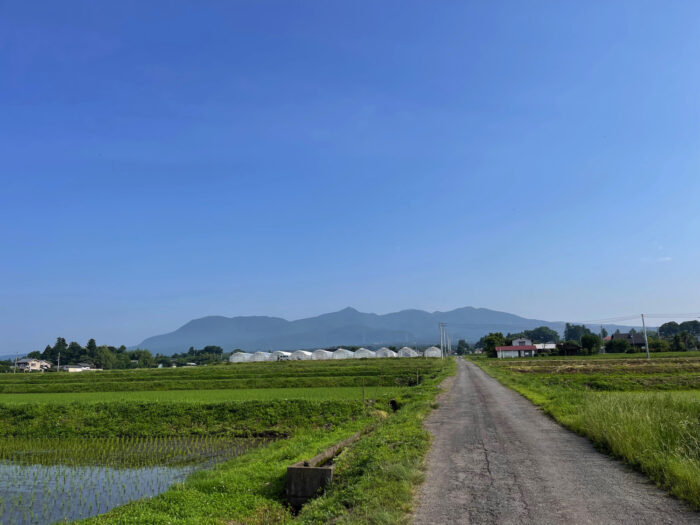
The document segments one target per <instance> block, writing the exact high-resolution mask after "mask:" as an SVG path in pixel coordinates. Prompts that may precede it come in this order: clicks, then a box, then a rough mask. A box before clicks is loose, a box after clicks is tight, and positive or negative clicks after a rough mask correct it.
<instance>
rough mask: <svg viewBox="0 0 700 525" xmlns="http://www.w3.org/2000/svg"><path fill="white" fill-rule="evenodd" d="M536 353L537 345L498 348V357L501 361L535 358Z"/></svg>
mask: <svg viewBox="0 0 700 525" xmlns="http://www.w3.org/2000/svg"><path fill="white" fill-rule="evenodd" d="M536 352H537V347H536V346H535V345H521V346H497V347H496V356H497V357H498V358H499V359H503V358H505V357H534V355H535V353H536Z"/></svg>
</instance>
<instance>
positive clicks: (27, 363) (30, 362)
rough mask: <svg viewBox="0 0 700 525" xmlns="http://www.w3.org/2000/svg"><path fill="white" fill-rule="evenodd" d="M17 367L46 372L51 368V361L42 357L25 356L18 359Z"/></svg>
mask: <svg viewBox="0 0 700 525" xmlns="http://www.w3.org/2000/svg"><path fill="white" fill-rule="evenodd" d="M17 368H18V369H19V370H21V371H22V372H44V371H45V370H49V369H50V368H51V363H49V362H48V361H44V360H42V359H31V358H29V357H25V358H24V359H19V360H18V361H17Z"/></svg>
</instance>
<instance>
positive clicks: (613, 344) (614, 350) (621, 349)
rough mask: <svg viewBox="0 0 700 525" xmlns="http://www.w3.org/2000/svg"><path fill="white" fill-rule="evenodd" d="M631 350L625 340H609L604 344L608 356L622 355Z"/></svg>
mask: <svg viewBox="0 0 700 525" xmlns="http://www.w3.org/2000/svg"><path fill="white" fill-rule="evenodd" d="M631 350H632V345H631V344H630V343H629V341H627V340H626V339H610V340H609V341H606V343H605V351H606V352H607V353H608V354H622V353H625V352H630V351H631Z"/></svg>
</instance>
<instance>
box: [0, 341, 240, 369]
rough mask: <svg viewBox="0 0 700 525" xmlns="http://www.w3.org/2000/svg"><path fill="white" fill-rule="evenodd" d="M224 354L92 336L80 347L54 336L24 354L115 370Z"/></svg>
mask: <svg viewBox="0 0 700 525" xmlns="http://www.w3.org/2000/svg"><path fill="white" fill-rule="evenodd" d="M236 351H238V349H237V350H236ZM228 355H230V354H225V353H224V350H223V348H221V347H220V346H205V347H204V348H202V349H196V348H194V347H190V348H189V350H188V351H187V352H183V353H181V354H174V355H172V356H167V355H160V354H156V355H155V356H154V355H153V354H151V352H150V351H148V350H143V349H140V348H137V349H135V350H127V348H126V346H124V345H121V346H119V347H115V346H109V345H99V346H98V345H97V343H96V342H95V340H94V339H90V340H89V341H88V342H87V344H86V345H85V346H82V345H81V344H80V343H76V342H75V341H71V342H70V343H67V342H66V340H65V339H64V338H63V337H58V338H56V342H55V343H54V344H53V345H46V348H44V350H43V351H39V350H36V351H34V352H29V353H28V354H27V355H26V357H28V358H31V359H42V360H44V361H47V362H49V363H51V364H52V365H58V364H59V359H60V364H61V365H68V364H72V365H74V364H78V363H85V364H88V365H90V366H91V367H93V368H101V369H103V370H113V369H117V370H119V369H128V368H154V367H157V366H159V365H161V366H164V367H167V366H172V365H176V366H185V365H187V364H188V363H194V364H196V365H205V364H216V363H221V362H222V361H223V360H224V359H225V357H227V356H228ZM12 366H13V362H12V361H11V360H10V361H3V362H0V371H7V370H9V369H10V368H11V367H12Z"/></svg>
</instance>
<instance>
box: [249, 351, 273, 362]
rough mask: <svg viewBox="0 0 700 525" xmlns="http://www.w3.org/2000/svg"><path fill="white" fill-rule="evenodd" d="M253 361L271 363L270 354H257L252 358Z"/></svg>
mask: <svg viewBox="0 0 700 525" xmlns="http://www.w3.org/2000/svg"><path fill="white" fill-rule="evenodd" d="M250 360H251V361H269V360H270V352H255V353H254V354H253V356H252V357H251V358H250Z"/></svg>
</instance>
